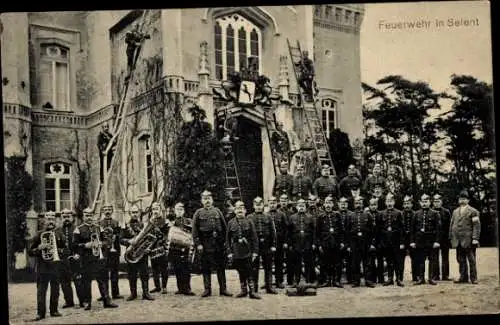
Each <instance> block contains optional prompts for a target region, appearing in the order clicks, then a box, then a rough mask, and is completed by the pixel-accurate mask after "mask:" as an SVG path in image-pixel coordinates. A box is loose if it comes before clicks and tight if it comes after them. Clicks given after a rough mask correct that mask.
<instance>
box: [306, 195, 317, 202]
mask: <svg viewBox="0 0 500 325" xmlns="http://www.w3.org/2000/svg"><path fill="white" fill-rule="evenodd" d="M316 199H317V196H316V195H312V194H311V195H309V198H308V200H309V201H314V200H316Z"/></svg>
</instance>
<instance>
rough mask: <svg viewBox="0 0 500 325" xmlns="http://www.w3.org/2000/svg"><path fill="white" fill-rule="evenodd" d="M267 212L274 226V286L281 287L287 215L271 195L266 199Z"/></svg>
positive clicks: (282, 285) (282, 286)
mask: <svg viewBox="0 0 500 325" xmlns="http://www.w3.org/2000/svg"><path fill="white" fill-rule="evenodd" d="M268 204H269V212H268V214H269V215H270V216H271V218H272V219H273V221H274V227H275V228H276V252H275V254H274V276H275V279H276V287H277V288H280V289H283V288H285V285H284V284H283V281H284V279H283V275H284V273H283V267H284V266H283V263H284V260H285V259H284V254H285V250H284V246H285V244H286V231H287V227H288V222H287V216H286V214H285V213H283V212H282V211H281V210H279V209H278V201H277V200H276V197H275V196H271V197H270V198H269V201H268Z"/></svg>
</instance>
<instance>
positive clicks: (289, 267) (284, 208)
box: [278, 194, 295, 286]
mask: <svg viewBox="0 0 500 325" xmlns="http://www.w3.org/2000/svg"><path fill="white" fill-rule="evenodd" d="M278 210H279V211H280V212H281V213H283V215H284V216H285V230H284V234H285V238H284V243H283V250H284V253H285V258H286V260H285V263H286V284H287V285H289V286H292V285H293V284H294V283H295V281H294V279H293V277H294V272H295V271H294V265H293V264H292V260H293V252H292V251H290V250H289V249H288V246H289V243H288V239H289V237H288V231H289V227H290V217H291V216H292V214H293V213H294V211H293V209H292V206H291V205H290V204H289V203H288V196H287V195H286V194H282V195H281V196H280V204H279V209H278Z"/></svg>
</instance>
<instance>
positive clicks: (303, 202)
mask: <svg viewBox="0 0 500 325" xmlns="http://www.w3.org/2000/svg"><path fill="white" fill-rule="evenodd" d="M297 204H306V201H305V200H304V199H300V200H298V201H297Z"/></svg>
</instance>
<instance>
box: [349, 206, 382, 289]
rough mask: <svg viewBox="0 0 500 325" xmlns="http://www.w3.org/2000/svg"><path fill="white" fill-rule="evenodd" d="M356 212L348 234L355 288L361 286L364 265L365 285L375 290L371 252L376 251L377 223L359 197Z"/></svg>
mask: <svg viewBox="0 0 500 325" xmlns="http://www.w3.org/2000/svg"><path fill="white" fill-rule="evenodd" d="M354 206H355V208H356V210H355V211H354V213H353V214H352V215H351V219H350V220H349V222H348V226H347V232H348V234H349V238H350V245H349V246H350V247H351V252H352V262H353V264H352V272H353V277H354V279H353V282H354V283H353V285H352V287H353V288H356V287H359V286H360V285H361V263H362V264H363V273H364V278H365V285H366V286H367V287H369V288H374V287H375V284H373V282H372V281H371V279H372V269H371V263H370V257H371V256H370V255H371V252H373V251H375V233H374V228H375V222H374V221H373V217H372V215H371V214H369V213H367V212H365V211H363V198H362V197H358V198H356V200H355V201H354Z"/></svg>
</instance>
